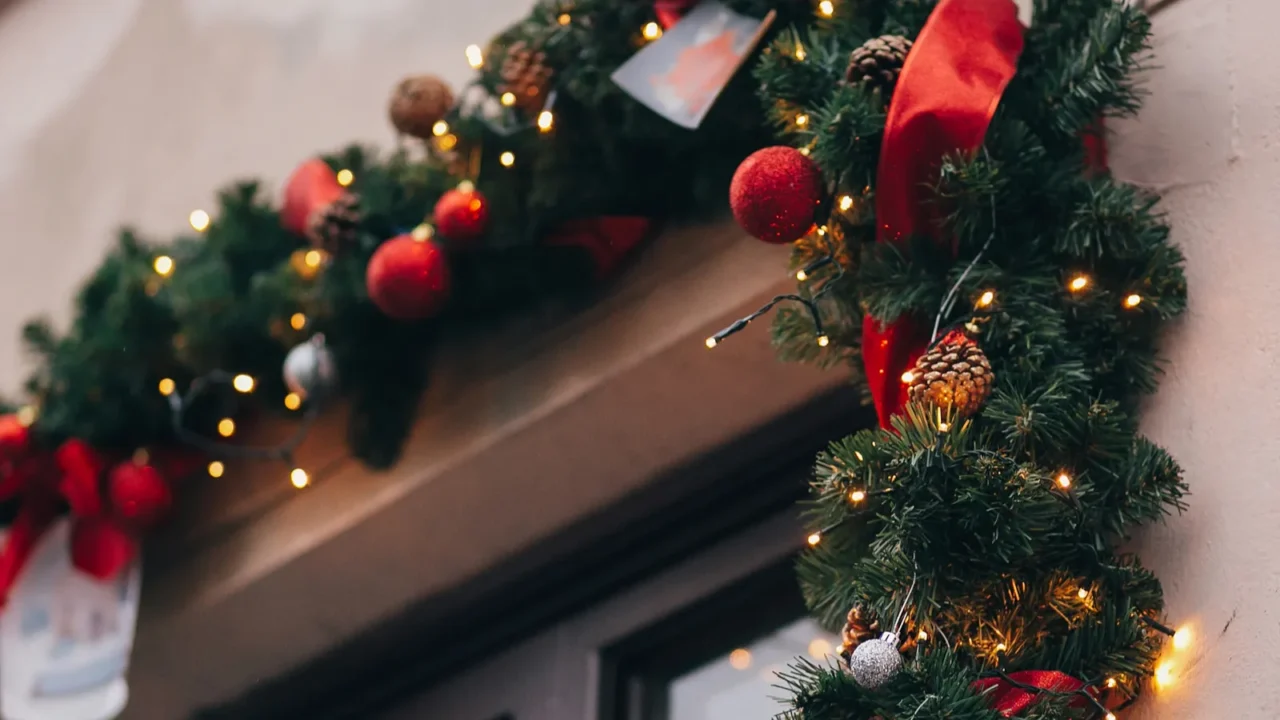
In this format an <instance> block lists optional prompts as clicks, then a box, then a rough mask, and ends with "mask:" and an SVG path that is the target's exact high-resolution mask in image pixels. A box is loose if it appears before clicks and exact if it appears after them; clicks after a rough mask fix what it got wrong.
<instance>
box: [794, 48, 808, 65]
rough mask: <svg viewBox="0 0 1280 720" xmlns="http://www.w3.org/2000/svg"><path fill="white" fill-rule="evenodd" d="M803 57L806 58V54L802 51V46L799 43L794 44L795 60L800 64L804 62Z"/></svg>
mask: <svg viewBox="0 0 1280 720" xmlns="http://www.w3.org/2000/svg"><path fill="white" fill-rule="evenodd" d="M805 57H807V54H806V53H805V51H804V46H803V45H801V44H800V43H796V59H797V60H799V61H800V62H804V59H805Z"/></svg>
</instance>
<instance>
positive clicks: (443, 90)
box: [387, 75, 453, 140]
mask: <svg viewBox="0 0 1280 720" xmlns="http://www.w3.org/2000/svg"><path fill="white" fill-rule="evenodd" d="M452 108H453V91H452V90H450V89H449V85H448V84H447V83H445V81H444V80H441V79H440V78H438V77H436V76H435V75H415V76H412V77H407V78H405V79H403V80H401V81H400V84H399V85H396V89H395V92H393V93H392V94H391V106H390V107H389V108H388V111H387V114H388V115H389V116H390V117H391V124H392V125H393V126H394V127H395V129H396V131H397V132H400V133H402V134H405V135H408V136H410V137H415V138H418V139H420V140H426V139H428V138H430V137H431V134H432V133H431V129H432V127H434V126H435V124H436V123H437V122H439V121H441V120H443V119H444V117H445V115H447V114H449V110H450V109H452Z"/></svg>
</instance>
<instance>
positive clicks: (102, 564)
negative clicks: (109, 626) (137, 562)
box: [0, 421, 137, 607]
mask: <svg viewBox="0 0 1280 720" xmlns="http://www.w3.org/2000/svg"><path fill="white" fill-rule="evenodd" d="M6 423H7V421H6ZM0 436H3V438H4V443H3V448H2V449H3V451H4V455H5V457H3V458H2V460H3V477H2V478H0V500H8V499H10V498H13V497H18V496H20V498H21V502H22V506H21V509H20V510H19V511H18V516H17V518H16V519H15V520H14V522H13V524H12V525H11V526H10V527H9V534H8V537H7V538H6V539H5V542H4V547H3V548H0V607H3V605H4V604H5V603H7V601H8V598H9V592H10V591H11V590H12V589H13V585H14V583H15V582H17V579H18V576H19V575H20V574H21V572H22V568H23V567H24V566H25V565H26V563H27V561H28V560H29V559H30V558H31V553H32V552H33V551H34V550H35V547H36V545H37V544H38V543H39V541H40V538H41V537H42V536H43V535H44V533H45V532H46V531H47V530H48V529H49V527H50V526H52V525H53V522H54V521H55V520H56V519H57V517H58V515H59V514H60V513H61V510H62V507H61V506H62V501H65V502H66V503H67V504H68V505H69V506H70V508H71V515H72V517H73V520H72V522H73V525H72V529H71V560H72V563H73V564H74V565H75V567H76V568H78V569H80V570H81V571H83V572H85V573H88V574H89V575H91V576H93V577H95V578H98V579H100V580H106V579H108V578H111V577H114V576H115V575H116V574H117V573H119V572H120V571H122V570H123V569H124V568H126V567H127V566H128V565H129V563H130V561H132V560H133V557H134V555H135V553H136V551H137V546H136V543H135V541H134V538H133V536H132V534H131V533H130V532H129V531H128V530H127V529H125V528H124V527H123V526H122V525H121V524H120V523H118V522H117V521H116V520H115V518H113V517H112V516H111V513H110V512H109V511H108V509H107V506H106V503H105V502H104V501H103V498H102V493H101V491H100V490H99V486H100V482H99V481H100V479H101V477H102V472H103V470H104V469H105V468H106V466H107V463H106V461H105V460H104V459H103V458H102V456H101V455H99V454H98V453H97V451H95V450H94V449H93V448H91V447H89V445H88V444H87V443H84V442H83V441H80V440H68V441H67V442H65V443H63V444H62V445H61V446H60V447H59V448H58V449H57V451H56V452H54V453H53V455H52V456H50V455H48V454H47V453H41V452H38V451H36V450H34V449H33V448H32V447H31V444H30V439H29V436H28V435H27V434H26V428H22V429H21V432H20V433H18V432H17V431H15V430H14V428H12V427H7V426H6V427H4V428H3V429H0Z"/></svg>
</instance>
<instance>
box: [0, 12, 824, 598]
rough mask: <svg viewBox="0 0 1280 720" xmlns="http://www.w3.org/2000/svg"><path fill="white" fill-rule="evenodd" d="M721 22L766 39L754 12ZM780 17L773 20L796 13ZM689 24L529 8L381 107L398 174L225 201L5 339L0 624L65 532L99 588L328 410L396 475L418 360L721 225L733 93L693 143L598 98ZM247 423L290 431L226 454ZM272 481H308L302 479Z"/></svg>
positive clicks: (628, 102)
mask: <svg viewBox="0 0 1280 720" xmlns="http://www.w3.org/2000/svg"><path fill="white" fill-rule="evenodd" d="M731 4H732V5H733V6H734V7H735V8H736V9H737V10H740V11H742V12H747V13H757V14H763V13H764V12H766V11H768V10H769V9H770V7H769V6H770V5H771V4H772V3H768V2H764V1H763V0H739V1H737V2H733V3H731ZM784 4H785V5H787V9H786V10H785V11H784V12H783V17H784V18H786V19H788V21H789V20H791V19H795V18H798V17H801V16H803V15H806V14H807V12H808V10H807V8H805V7H803V5H802V4H801V3H795V2H792V3H784ZM691 5H693V3H690V2H659V3H657V4H653V3H650V2H635V1H631V0H574V2H572V3H565V2H560V1H559V0H544V1H543V2H540V3H538V4H537V5H536V6H535V7H534V9H533V10H532V11H531V13H530V14H529V15H528V16H527V17H526V18H524V19H523V20H521V21H520V22H518V23H517V24H515V25H513V26H511V27H510V28H509V29H508V30H506V31H505V32H503V33H502V34H501V35H499V36H498V37H497V38H495V39H494V40H493V41H492V42H491V43H490V44H489V45H488V46H487V47H485V48H481V47H479V46H471V47H469V48H468V49H467V52H466V60H468V61H469V62H470V63H471V65H472V66H473V67H474V68H475V69H476V70H477V71H478V74H477V77H476V79H475V80H474V82H473V83H472V84H470V85H469V86H468V87H467V88H465V89H464V90H463V91H462V92H459V93H457V94H455V93H454V92H453V90H452V89H451V88H449V87H448V86H447V85H446V84H445V83H443V82H442V81H441V80H439V79H438V78H436V77H434V76H426V75H424V76H413V77H409V78H406V79H405V80H404V81H403V82H401V83H400V84H399V85H398V86H397V87H396V88H394V90H393V93H392V97H391V100H390V106H389V115H390V119H391V122H392V124H393V125H394V126H395V128H396V129H397V130H398V132H399V133H400V134H401V137H402V143H401V147H400V148H399V149H398V150H396V151H395V152H392V153H390V154H387V155H379V154H377V153H374V152H371V151H369V150H367V149H364V148H360V147H350V148H347V149H345V150H342V151H340V152H337V153H334V154H331V155H325V156H323V157H320V158H314V159H311V160H308V161H305V162H303V163H302V164H301V165H300V166H299V167H298V168H297V169H296V170H295V172H294V173H293V174H292V176H291V177H290V179H289V181H288V182H287V183H286V187H285V188H284V192H283V198H282V201H281V202H280V204H279V205H276V204H273V203H272V202H271V201H270V200H269V199H268V198H266V197H265V196H264V193H263V192H262V188H261V184H260V183H258V182H255V181H248V182H240V183H236V184H234V185H232V186H230V187H228V188H227V189H225V190H223V191H222V192H221V193H220V194H219V195H218V204H217V207H216V208H213V209H210V210H204V209H200V210H196V211H193V212H192V213H191V216H190V218H189V220H190V225H191V232H190V233H187V234H184V235H182V236H180V237H178V238H176V239H173V240H171V241H169V242H153V241H149V240H146V239H144V238H143V237H141V236H140V235H139V234H138V233H136V232H134V231H133V230H128V229H126V230H124V231H122V232H121V233H120V235H119V237H118V239H117V241H116V243H115V246H114V247H113V248H112V249H111V250H110V251H109V252H108V253H107V255H106V257H105V258H104V259H103V262H102V264H101V265H100V266H99V267H98V268H97V270H95V271H94V272H93V274H92V276H91V277H90V278H89V279H88V281H87V282H86V283H85V285H84V286H83V287H82V288H81V290H80V291H79V294H78V295H77V297H76V303H75V312H74V317H73V319H72V321H71V323H70V326H69V328H67V329H66V330H65V332H59V331H57V330H55V329H54V328H53V327H52V326H51V324H49V323H48V322H46V321H34V322H31V323H29V324H27V325H26V327H24V328H23V339H24V342H25V344H26V346H27V348H28V349H29V351H30V353H31V355H32V356H33V357H34V358H35V360H36V362H37V367H36V370H35V371H34V373H33V374H32V375H31V377H30V378H29V380H28V381H27V382H26V392H27V395H28V399H27V401H26V402H25V403H17V404H13V405H11V408H18V407H20V408H21V409H20V410H16V411H15V412H13V413H12V414H10V415H7V416H3V417H0V501H4V503H5V508H6V514H7V515H8V516H9V517H10V518H12V519H13V520H12V528H13V530H11V532H10V536H9V540H8V541H7V542H6V543H5V545H4V548H3V549H2V550H0V602H3V596H4V595H5V593H6V590H7V588H8V586H9V585H10V584H11V583H12V582H13V581H14V579H15V578H16V577H17V575H18V573H19V572H20V571H21V569H22V567H23V564H24V562H25V559H26V557H27V554H28V553H29V552H30V549H31V548H32V547H33V546H34V543H35V542H36V540H38V538H39V536H40V535H41V533H43V532H44V530H45V529H46V528H47V527H48V526H49V523H50V522H52V520H53V519H54V518H55V517H56V516H57V515H58V514H60V513H61V512H64V511H65V510H66V509H67V508H69V509H70V511H71V514H72V515H73V516H74V518H75V530H74V531H73V546H74V547H73V559H74V560H75V562H76V565H77V566H78V567H79V568H80V569H82V570H84V571H86V572H89V573H90V574H92V575H95V576H98V577H110V576H112V575H113V574H115V573H116V572H118V571H119V570H120V569H121V568H122V567H123V566H124V564H125V563H127V562H128V561H129V560H130V559H131V558H132V556H133V548H134V543H135V538H136V536H137V533H138V532H139V531H141V530H143V529H145V528H146V527H147V526H149V525H151V524H153V523H154V522H156V521H157V520H158V519H160V518H161V517H163V516H164V514H165V510H166V509H167V508H168V506H169V505H170V503H171V497H172V496H171V485H172V484H173V483H174V482H175V481H177V480H178V479H180V478H182V477H184V476H189V475H192V474H193V473H194V472H195V471H196V470H197V469H199V468H206V469H207V474H208V475H210V476H212V477H214V478H217V477H219V476H221V474H222V473H223V472H224V466H223V464H222V462H221V461H220V458H221V457H222V456H235V457H249V458H266V459H273V460H279V461H283V462H286V463H289V464H290V466H292V454H293V451H294V450H295V449H296V447H297V445H298V443H299V442H300V440H301V437H302V434H304V433H305V429H306V427H307V425H308V424H309V423H310V422H311V421H312V420H314V418H315V417H316V415H317V414H318V412H319V410H320V406H321V403H322V402H323V401H324V400H326V399H329V398H332V397H333V396H334V395H335V394H338V393H340V394H341V396H342V397H343V398H344V399H345V400H346V401H347V405H348V406H349V408H350V411H349V432H348V438H349V444H350V446H351V450H352V453H353V455H355V456H356V457H357V458H359V459H360V460H362V461H364V462H365V463H367V464H369V465H371V466H373V467H379V468H381V467H387V466H390V465H392V464H394V462H395V461H396V458H397V457H398V455H399V451H400V448H401V445H402V443H403V442H404V440H405V438H406V437H407V435H408V433H409V430H410V427H411V425H412V423H413V421H414V419H415V417H417V414H418V403H419V399H420V398H421V396H422V394H423V392H424V390H425V388H426V385H427V382H428V377H427V370H428V368H429V366H430V362H429V361H430V355H431V353H432V351H433V350H434V349H435V348H437V347H439V346H440V345H441V344H444V343H448V342H450V341H452V340H456V339H457V338H459V337H460V336H464V335H466V334H468V333H481V332H493V331H495V330H498V329H499V328H500V325H501V323H502V322H503V321H504V320H505V319H507V318H510V317H513V316H518V315H520V314H522V313H527V312H528V311H529V310H530V308H532V307H537V306H545V305H547V304H548V303H557V304H560V305H569V306H572V305H574V304H580V303H582V302H585V301H589V300H590V297H591V293H592V291H593V290H594V289H595V288H597V287H598V286H599V285H600V282H601V281H602V280H605V279H607V278H608V277H610V276H611V275H612V274H613V273H614V272H615V271H617V270H618V268H619V266H620V263H622V262H623V261H624V260H625V258H626V256H627V255H628V254H629V253H630V252H631V251H632V250H633V249H634V248H635V247H636V246H637V245H638V244H639V243H640V242H641V241H643V240H644V239H645V238H646V237H648V236H649V235H651V234H652V231H653V228H654V227H656V224H657V222H658V221H661V220H665V219H669V218H678V217H681V216H687V215H690V214H693V213H696V212H706V210H707V209H710V208H718V207H721V206H722V204H723V187H724V186H725V184H727V182H728V178H729V176H730V174H731V173H732V171H733V167H734V165H735V164H736V163H737V162H738V161H739V160H740V159H741V158H742V157H743V156H744V155H746V154H747V153H749V152H750V151H751V150H753V149H755V148H757V147H759V146H761V145H762V144H764V143H765V142H767V139H768V132H767V130H766V129H765V128H763V127H762V126H761V123H760V122H759V121H758V116H757V115H755V113H754V112H753V110H752V109H753V107H754V103H755V101H754V98H753V97H752V90H753V88H752V87H751V83H750V78H749V77H747V76H746V75H745V74H739V77H737V78H735V79H734V80H733V82H731V83H729V85H728V87H726V88H724V89H723V92H722V93H719V94H720V97H719V100H718V102H717V103H716V105H715V107H714V108H713V109H712V111H711V112H710V114H709V115H708V116H707V117H706V118H705V119H704V120H703V122H702V123H701V125H700V126H699V127H698V128H697V129H696V130H694V131H689V130H686V129H684V128H680V127H677V126H676V125H673V124H672V123H671V122H669V121H668V120H666V119H664V118H663V117H661V116H660V115H658V114H656V113H654V112H653V111H652V110H650V109H649V108H647V107H645V106H644V105H642V104H641V103H640V102H637V101H636V100H635V99H633V98H632V97H631V96H630V95H628V94H627V92H625V91H624V90H623V89H622V88H621V87H619V86H618V85H617V84H615V82H614V81H613V79H612V78H611V75H612V73H613V72H614V71H615V70H616V69H617V68H618V67H619V66H620V65H622V64H623V63H624V62H626V61H627V60H628V59H630V58H631V57H632V56H633V55H635V53H636V52H637V50H638V49H640V48H643V47H645V46H646V45H648V44H650V43H651V42H652V41H654V40H655V39H657V38H659V37H660V36H661V35H662V33H663V29H664V27H666V28H669V27H671V26H672V25H673V24H674V23H676V22H677V21H678V20H679V19H680V17H681V15H682V14H683V13H684V12H685V11H687V10H688V9H689V7H690V6H691ZM460 61H461V58H460ZM188 388H189V389H188ZM262 415H279V416H283V417H286V418H290V417H291V418H293V419H294V420H295V421H298V422H299V423H300V431H299V433H298V434H297V435H295V437H294V438H293V439H291V440H290V441H289V442H287V443H285V444H283V445H280V446H277V447H271V448H244V447H243V446H239V445H238V443H236V442H235V441H236V437H238V435H237V433H238V431H239V430H240V429H241V428H243V427H244V426H245V424H246V422H251V421H252V420H253V418H254V417H256V416H262ZM200 451H206V452H200ZM290 478H291V480H292V482H293V484H294V485H295V486H297V487H300V488H301V487H305V486H307V485H308V484H309V483H310V482H311V480H312V478H311V476H310V475H309V473H308V471H307V470H306V469H305V468H301V467H296V466H294V467H293V469H292V471H291V474H290Z"/></svg>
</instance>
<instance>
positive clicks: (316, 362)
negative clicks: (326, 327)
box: [284, 334, 338, 397]
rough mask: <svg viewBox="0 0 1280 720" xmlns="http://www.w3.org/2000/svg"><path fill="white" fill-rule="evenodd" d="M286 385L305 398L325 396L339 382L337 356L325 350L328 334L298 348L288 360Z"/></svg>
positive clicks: (285, 377) (291, 353) (315, 337)
mask: <svg viewBox="0 0 1280 720" xmlns="http://www.w3.org/2000/svg"><path fill="white" fill-rule="evenodd" d="M284 382H285V384H286V385H288V386H289V389H290V390H292V391H293V392H295V393H298V394H299V395H302V396H303V397H323V396H325V395H327V394H329V393H330V392H332V391H333V390H334V388H335V387H336V385H337V383H338V367H337V363H336V362H335V361H334V359H333V353H332V352H330V351H329V348H327V347H325V344H324V335H320V334H316V335H313V336H312V337H311V339H310V340H308V341H306V342H304V343H302V344H301V345H298V346H296V347H294V348H293V349H292V350H290V351H289V354H288V355H287V356H285V359H284Z"/></svg>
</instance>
